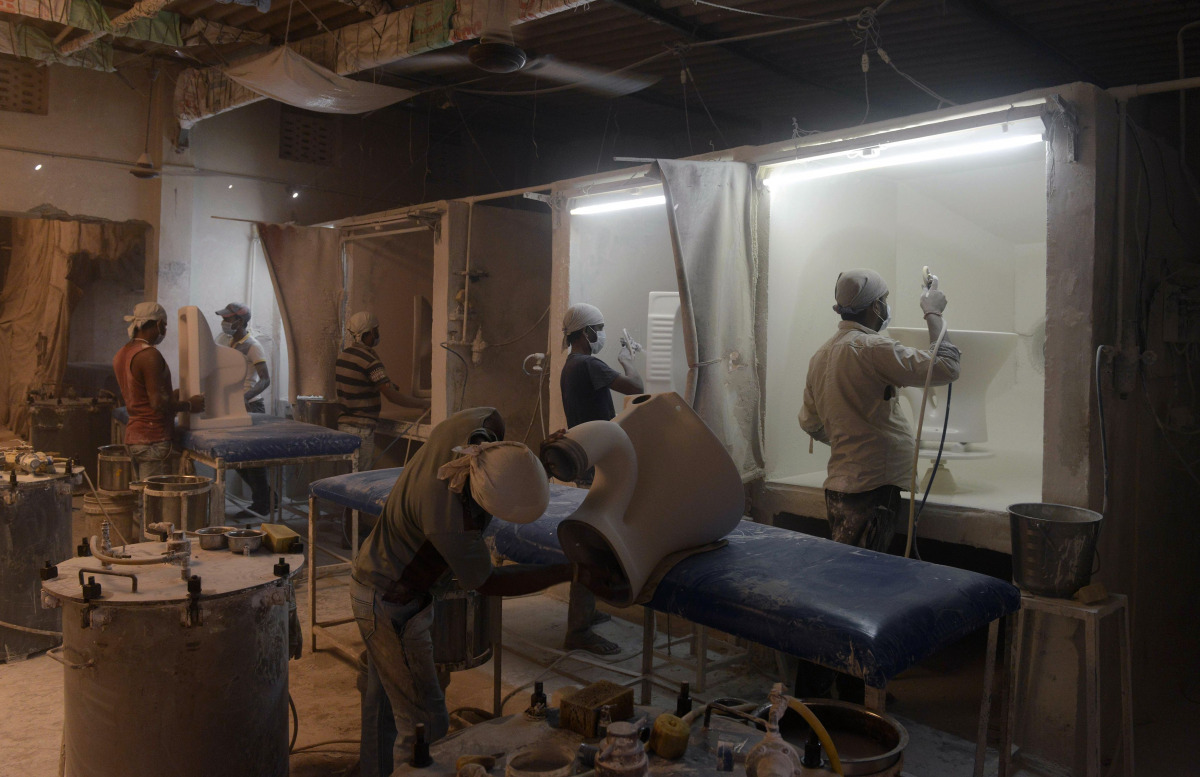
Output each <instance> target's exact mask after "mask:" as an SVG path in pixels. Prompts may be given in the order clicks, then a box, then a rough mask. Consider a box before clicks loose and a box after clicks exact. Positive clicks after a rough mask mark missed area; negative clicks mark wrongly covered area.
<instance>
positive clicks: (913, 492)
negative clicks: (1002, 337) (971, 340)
mask: <svg viewBox="0 0 1200 777" xmlns="http://www.w3.org/2000/svg"><path fill="white" fill-rule="evenodd" d="M938 319H940V320H941V322H942V331H941V332H939V333H938V336H937V341H936V342H934V344H933V347H931V348H930V349H929V353H930V356H932V357H933V358H931V359H930V360H929V371H928V372H927V373H925V389H924V391H922V392H921V412H920V413H918V414H917V439H916V442H915V444H914V445H913V466H912V480H911V485H910V486H909V489H908V539H907V540H906V541H905V543H904V557H905V558H912V548H913V542H914V541H915V539H916V538H915V537H914V536H913V535H914V534H915V533H916V530H917V467H919V466H920V464H921V430H922V429H923V428H924V426H925V403H926V402H928V401H929V386H930V384H932V383H933V368H934V367H936V366H937V356H938V349H939V348H941V347H942V341H943V340H945V339H946V329H947V327H946V319H944V318H942V317H941V316H940V315H939V316H938Z"/></svg>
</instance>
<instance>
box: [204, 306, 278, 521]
mask: <svg viewBox="0 0 1200 777" xmlns="http://www.w3.org/2000/svg"><path fill="white" fill-rule="evenodd" d="M217 315H218V316H220V317H221V334H219V335H217V345H223V346H225V347H227V348H232V349H234V350H235V351H237V352H238V353H240V354H241V355H242V356H243V357H244V358H245V359H246V377H245V378H244V379H243V380H242V392H243V393H242V398H243V399H244V400H245V402H246V411H247V412H250V413H265V412H267V404H266V402H264V401H263V398H262V393H263V392H264V391H266V390H267V387H268V386H270V385H271V371H270V370H269V369H268V368H267V352H266V351H264V350H263V347H262V345H261V344H260V343H259V342H258V338H256V337H255V336H254V335H252V334H250V332H249V331H248V327H249V325H250V308H248V307H246V306H245V305H243V304H242V303H240V302H230V303H229V304H228V305H226V306H225V307H223V308H221V309H220V310H218V311H217ZM237 473H238V475H240V476H241V478H242V480H243V481H245V483H246V485H247V486H249V487H250V494H251V502H250V511H251V512H254V513H258V514H259V515H268V514H270V512H271V503H272V501H273V499H272V494H271V486H270V484H269V483H268V482H267V470H266V467H248V468H245V469H239V470H237Z"/></svg>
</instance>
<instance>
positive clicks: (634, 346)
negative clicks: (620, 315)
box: [621, 329, 642, 356]
mask: <svg viewBox="0 0 1200 777" xmlns="http://www.w3.org/2000/svg"><path fill="white" fill-rule="evenodd" d="M621 346H622V347H623V348H628V349H629V355H630V356H633V355H634V354H635V353H637V352H638V351H640V350H642V344H641V343H639V342H637V341H636V340H634V339H633V338H632V337H630V336H629V330H628V329H622V330H621Z"/></svg>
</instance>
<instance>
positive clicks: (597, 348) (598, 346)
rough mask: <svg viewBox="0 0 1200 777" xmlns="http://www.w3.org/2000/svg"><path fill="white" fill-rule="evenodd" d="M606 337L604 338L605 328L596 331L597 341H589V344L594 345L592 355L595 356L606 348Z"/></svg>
mask: <svg viewBox="0 0 1200 777" xmlns="http://www.w3.org/2000/svg"><path fill="white" fill-rule="evenodd" d="M604 339H605V338H604V330H603V329H601V330H600V331H599V332H597V333H596V342H594V343H589V345H590V346H591V347H592V355H593V356H595V355H596V354H598V353H600V352H601V351H603V350H604Z"/></svg>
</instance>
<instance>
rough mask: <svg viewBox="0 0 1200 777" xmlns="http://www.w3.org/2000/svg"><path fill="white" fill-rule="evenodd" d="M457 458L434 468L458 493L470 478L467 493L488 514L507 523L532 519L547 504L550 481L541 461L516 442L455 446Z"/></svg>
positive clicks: (532, 520)
mask: <svg viewBox="0 0 1200 777" xmlns="http://www.w3.org/2000/svg"><path fill="white" fill-rule="evenodd" d="M454 450H455V451H456V452H458V453H461V454H462V455H461V456H459V457H458V458H457V459H454V460H453V461H450V462H448V463H446V464H443V465H442V466H441V467H440V468H439V469H438V473H437V476H438V479H439V480H446V481H448V485H449V488H450V490H451V491H453V492H455V493H457V494H461V493H462V490H463V487H464V485H465V484H466V483H467V479H468V478H470V483H471V497H472V498H473V499H474V500H475V501H476V502H478V503H479V506H480V507H482V508H483V509H484V510H487V511H488V513H489V514H490V515H493V516H495V517H497V518H499V519H500V520H502V521H508V522H509V523H533V522H534V521H536V520H537V519H538V518H541V517H542V515H543V514H545V512H546V507H547V506H549V504H550V481H549V479H548V478H547V477H546V470H545V468H543V467H542V462H540V461H539V460H538V457H537V456H535V455H533V451H531V450H529V448H527V447H525V445H524V444H523V443H519V442H485V443H483V444H482V445H468V446H466V447H463V448H455V449H454Z"/></svg>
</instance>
